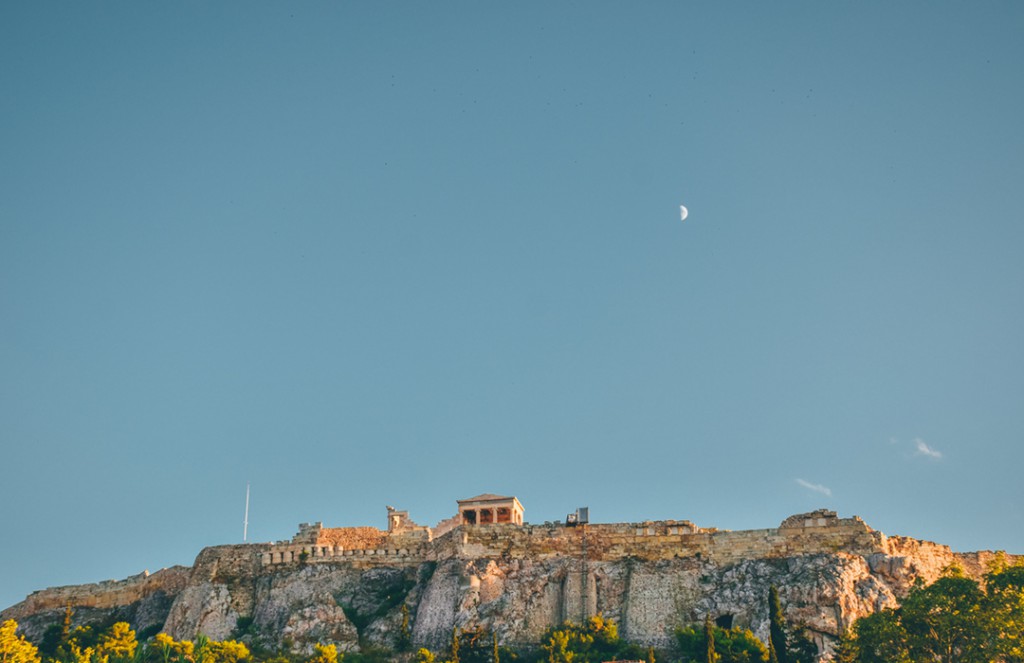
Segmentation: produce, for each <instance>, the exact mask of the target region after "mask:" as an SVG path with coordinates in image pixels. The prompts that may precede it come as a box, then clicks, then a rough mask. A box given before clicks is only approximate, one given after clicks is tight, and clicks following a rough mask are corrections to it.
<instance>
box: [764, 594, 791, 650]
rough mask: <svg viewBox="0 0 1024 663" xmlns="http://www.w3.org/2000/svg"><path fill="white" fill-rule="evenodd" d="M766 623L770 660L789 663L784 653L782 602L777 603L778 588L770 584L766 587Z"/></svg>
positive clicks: (784, 632) (784, 625) (784, 637)
mask: <svg viewBox="0 0 1024 663" xmlns="http://www.w3.org/2000/svg"><path fill="white" fill-rule="evenodd" d="M768 624H769V627H770V631H771V637H770V642H769V646H768V652H769V656H770V657H771V660H772V661H778V663H789V655H788V654H787V653H786V619H785V618H784V617H783V616H782V604H780V603H779V590H777V589H776V588H775V585H772V586H771V587H769V588H768Z"/></svg>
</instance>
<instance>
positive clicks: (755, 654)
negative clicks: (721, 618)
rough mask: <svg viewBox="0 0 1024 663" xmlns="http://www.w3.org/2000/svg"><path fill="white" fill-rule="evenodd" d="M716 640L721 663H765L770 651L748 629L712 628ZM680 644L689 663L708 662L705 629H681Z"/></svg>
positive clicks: (676, 633) (678, 636)
mask: <svg viewBox="0 0 1024 663" xmlns="http://www.w3.org/2000/svg"><path fill="white" fill-rule="evenodd" d="M711 628H712V632H713V635H714V641H715V657H716V659H717V660H718V663H765V662H766V661H767V660H768V650H767V649H766V648H765V646H764V644H763V643H762V642H761V641H760V640H758V639H757V636H755V635H754V634H753V633H751V632H750V631H749V630H748V629H744V628H739V627H734V628H730V629H724V628H721V627H718V626H714V625H712V627H711ZM675 635H676V643H677V644H678V646H679V651H680V652H681V653H682V654H683V660H685V661H704V660H705V659H706V651H705V650H706V647H705V636H704V632H703V629H701V628H698V627H697V626H696V625H694V626H688V627H685V628H678V629H676V632H675Z"/></svg>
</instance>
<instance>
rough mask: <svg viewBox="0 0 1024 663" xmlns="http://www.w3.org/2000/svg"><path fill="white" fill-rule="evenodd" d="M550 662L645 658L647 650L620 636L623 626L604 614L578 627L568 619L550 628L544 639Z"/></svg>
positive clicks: (543, 642) (543, 644)
mask: <svg viewBox="0 0 1024 663" xmlns="http://www.w3.org/2000/svg"><path fill="white" fill-rule="evenodd" d="M541 649H543V650H544V652H545V653H546V655H547V656H546V658H547V660H548V662H549V663H573V662H574V661H575V662H576V663H599V662H600V661H613V660H616V659H621V658H631V659H640V658H643V656H644V654H645V650H644V649H643V648H641V647H638V646H636V645H630V644H629V643H626V642H623V641H622V640H620V639H619V627H618V625H617V624H616V623H615V622H614V621H613V620H611V619H605V618H604V617H603V616H601V615H597V616H594V617H591V618H590V619H588V620H587V622H586V624H584V625H582V626H577V625H576V624H573V623H572V622H565V623H564V624H562V625H561V626H559V627H554V628H549V629H548V630H547V631H546V632H545V634H544V636H543V637H542V638H541Z"/></svg>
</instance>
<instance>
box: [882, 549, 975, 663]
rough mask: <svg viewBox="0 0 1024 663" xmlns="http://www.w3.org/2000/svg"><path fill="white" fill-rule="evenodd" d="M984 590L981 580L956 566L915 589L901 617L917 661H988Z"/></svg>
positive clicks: (961, 662)
mask: <svg viewBox="0 0 1024 663" xmlns="http://www.w3.org/2000/svg"><path fill="white" fill-rule="evenodd" d="M981 599H982V592H981V588H980V587H979V586H978V583H977V581H975V580H973V579H971V578H967V577H965V576H964V575H963V574H962V572H961V571H958V570H957V569H952V570H950V571H948V572H947V574H946V575H944V576H943V577H941V578H939V579H938V580H936V581H935V582H933V583H932V584H931V585H928V586H927V587H921V586H917V587H914V588H913V589H911V591H910V593H909V594H908V595H907V598H906V599H905V600H904V601H903V605H901V606H900V618H901V621H902V624H903V627H904V629H905V630H906V632H907V636H908V639H907V643H908V646H909V648H910V653H911V656H912V658H914V659H915V660H933V661H940V662H942V663H954V661H956V662H958V663H986V662H987V661H989V660H990V659H989V657H988V656H987V654H986V651H985V646H984V645H985V638H984V636H983V633H984V631H985V623H984V622H985V620H984V619H983V617H982V614H981Z"/></svg>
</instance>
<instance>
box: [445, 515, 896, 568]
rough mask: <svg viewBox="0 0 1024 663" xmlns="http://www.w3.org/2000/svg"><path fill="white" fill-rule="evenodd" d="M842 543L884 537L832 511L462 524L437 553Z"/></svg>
mask: <svg viewBox="0 0 1024 663" xmlns="http://www.w3.org/2000/svg"><path fill="white" fill-rule="evenodd" d="M837 551H844V552H847V553H854V554H862V555H870V554H873V553H878V552H882V551H883V547H882V537H881V535H880V534H879V533H877V532H874V531H873V530H872V529H871V528H870V527H868V526H867V525H866V524H865V523H864V522H863V521H862V520H861V519H859V518H843V519H840V518H837V517H836V516H835V514H834V513H831V512H815V513H813V514H804V515H802V516H795V517H793V518H789V519H787V520H786V521H784V522H783V524H782V525H781V526H780V527H779V528H777V529H762V530H744V531H739V532H729V531H718V530H703V529H701V528H699V527H697V526H696V525H694V524H693V523H691V522H689V521H656V522H646V523H619V524H595V525H586V526H577V527H569V526H564V525H559V524H554V525H525V526H515V525H482V526H480V525H478V526H468V525H463V526H462V527H461V528H460V529H458V530H456V531H454V532H453V533H452V535H451V536H449V537H443V538H442V539H438V540H436V541H435V549H434V551H433V552H434V553H435V555H436V559H445V558H448V557H461V558H477V557H499V556H510V557H514V558H536V559H544V558H547V557H572V558H583V557H585V558H586V559H589V560H593V561H604V560H607V561H614V560H619V559H625V558H634V559H644V560H663V559H677V558H686V557H693V558H697V559H703V560H707V561H713V562H716V563H719V564H732V563H738V562H741V561H743V560H746V559H757V558H771V557H792V556H795V555H804V554H820V553H832V552H837Z"/></svg>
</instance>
